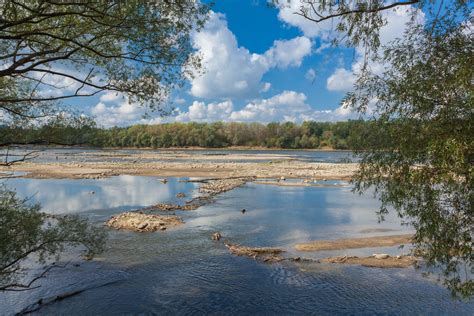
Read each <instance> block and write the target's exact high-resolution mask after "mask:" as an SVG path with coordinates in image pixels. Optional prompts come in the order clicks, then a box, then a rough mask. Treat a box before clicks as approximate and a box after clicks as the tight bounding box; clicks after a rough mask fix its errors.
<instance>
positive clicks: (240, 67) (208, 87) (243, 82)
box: [190, 12, 312, 99]
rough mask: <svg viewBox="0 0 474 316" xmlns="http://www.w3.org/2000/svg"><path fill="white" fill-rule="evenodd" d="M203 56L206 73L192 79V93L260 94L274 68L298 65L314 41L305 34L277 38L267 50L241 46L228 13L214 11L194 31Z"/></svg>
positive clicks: (203, 95)
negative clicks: (284, 38)
mask: <svg viewBox="0 0 474 316" xmlns="http://www.w3.org/2000/svg"><path fill="white" fill-rule="evenodd" d="M193 45H194V47H195V48H196V49H197V50H198V52H199V54H200V56H201V57H202V63H203V66H204V73H203V74H196V76H195V78H193V79H191V80H190V83H191V90H190V92H191V94H192V95H193V96H195V97H200V98H226V99H227V98H252V97H255V96H257V95H258V92H259V90H260V87H261V79H262V76H263V75H264V74H265V73H266V72H267V71H269V70H270V69H272V68H275V67H278V68H287V67H295V66H296V67H297V66H299V65H301V63H302V60H303V59H304V57H306V56H308V55H310V54H311V47H312V42H311V40H310V39H308V38H307V37H304V36H300V37H297V38H293V39H290V40H278V41H275V42H274V44H273V46H272V47H271V48H269V49H268V50H267V51H266V52H265V53H263V54H255V53H251V52H250V51H249V50H248V49H247V48H245V47H239V45H238V42H237V39H236V37H235V35H234V34H233V33H232V32H231V31H230V30H229V28H228V27H227V21H226V19H225V16H224V15H223V14H220V13H216V12H211V13H210V17H209V20H208V21H207V23H206V25H205V27H204V29H203V30H201V31H200V32H198V33H195V34H194V35H193Z"/></svg>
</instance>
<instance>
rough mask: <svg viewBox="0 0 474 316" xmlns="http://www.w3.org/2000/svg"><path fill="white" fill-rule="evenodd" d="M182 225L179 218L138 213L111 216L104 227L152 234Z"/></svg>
mask: <svg viewBox="0 0 474 316" xmlns="http://www.w3.org/2000/svg"><path fill="white" fill-rule="evenodd" d="M181 224H183V221H182V220H181V218H180V217H178V216H174V215H169V216H164V215H155V214H143V213H140V212H125V213H122V214H119V215H115V216H112V217H111V218H110V219H109V220H108V221H107V222H106V223H105V225H106V226H109V227H112V228H115V229H126V230H131V231H135V232H154V231H157V230H166V229H167V228H169V227H174V226H178V225H181Z"/></svg>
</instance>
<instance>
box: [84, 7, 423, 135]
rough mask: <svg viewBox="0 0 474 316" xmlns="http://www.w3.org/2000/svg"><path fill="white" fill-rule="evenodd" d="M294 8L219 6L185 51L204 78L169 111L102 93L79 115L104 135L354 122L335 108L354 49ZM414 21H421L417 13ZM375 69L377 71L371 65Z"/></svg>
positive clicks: (395, 30) (392, 20)
mask: <svg viewBox="0 0 474 316" xmlns="http://www.w3.org/2000/svg"><path fill="white" fill-rule="evenodd" d="M299 5H300V4H299V1H298V0H294V1H290V2H289V4H286V2H285V5H284V6H281V7H278V8H270V7H269V6H267V4H266V1H265V0H221V1H217V3H216V4H215V5H214V6H213V7H212V12H211V13H210V17H209V21H208V22H207V24H206V26H205V27H204V29H203V30H202V31H201V32H199V33H196V34H194V36H193V45H194V47H195V48H196V50H197V51H198V52H199V53H200V54H201V56H203V64H204V71H205V73H204V75H202V76H197V77H196V78H195V79H193V80H190V81H189V82H188V84H186V86H185V87H184V88H183V89H181V90H177V91H174V92H173V94H172V95H171V96H170V100H171V101H173V106H175V107H176V111H175V113H174V114H173V115H172V116H169V117H165V118H163V117H161V116H159V114H157V113H151V115H150V116H149V117H148V118H146V119H145V118H143V114H144V113H145V110H144V109H143V108H142V107H140V106H139V105H138V104H133V103H129V102H128V100H127V99H126V98H123V97H120V96H118V97H117V96H115V95H114V94H111V93H109V94H108V93H104V94H102V95H100V96H97V97H94V98H83V99H81V100H79V103H80V108H81V109H82V110H83V111H84V113H85V114H87V115H93V116H95V118H96V119H97V121H98V122H99V124H101V125H103V126H106V127H109V126H114V125H119V126H124V125H130V124H135V123H151V124H153V123H160V122H173V121H180V122H187V121H198V122H212V121H240V122H262V123H267V122H271V121H294V122H297V123H299V122H302V121H304V120H318V121H338V120H347V119H349V118H353V117H355V114H354V113H351V112H350V110H348V109H345V108H343V107H341V105H340V102H341V99H342V98H343V96H344V94H345V93H346V92H347V91H350V90H351V88H352V84H353V82H354V80H355V73H356V72H357V69H358V67H359V66H360V63H361V53H360V49H357V48H344V47H337V48H336V47H332V46H330V40H331V38H332V37H333V36H335V34H336V32H335V31H334V29H333V28H334V22H332V21H327V22H325V23H322V24H315V23H313V22H311V21H308V20H305V19H304V18H302V17H299V16H297V15H295V14H293V12H294V11H296V10H297V9H298V8H299ZM386 18H387V21H388V24H387V26H386V27H384V29H383V30H382V32H381V37H382V42H388V41H389V40H391V39H394V38H395V37H398V36H400V35H401V34H402V32H403V26H404V23H406V21H408V14H407V13H406V11H404V10H403V11H402V10H395V11H390V12H387V13H386ZM420 18H421V19H422V18H423V17H422V13H421V17H420ZM374 66H375V67H379V68H380V67H381V65H374Z"/></svg>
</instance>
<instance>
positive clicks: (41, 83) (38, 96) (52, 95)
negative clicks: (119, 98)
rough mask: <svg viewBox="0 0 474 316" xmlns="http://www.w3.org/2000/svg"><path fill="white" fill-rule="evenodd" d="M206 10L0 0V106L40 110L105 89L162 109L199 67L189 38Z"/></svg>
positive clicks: (183, 5) (8, 110) (27, 112)
mask: <svg viewBox="0 0 474 316" xmlns="http://www.w3.org/2000/svg"><path fill="white" fill-rule="evenodd" d="M207 10H208V9H207V6H205V5H202V4H200V3H199V2H196V1H193V0H174V1H139V0H130V1H80V2H76V1H55V0H12V1H2V3H1V4H0V65H2V66H1V67H0V111H1V112H3V115H6V114H9V115H12V116H13V117H26V118H31V117H37V116H43V115H47V114H51V112H48V110H49V111H51V103H52V102H55V101H60V100H64V99H68V98H73V97H77V96H92V95H95V94H97V93H99V92H101V91H105V90H107V91H116V92H120V93H123V94H124V95H126V96H127V97H128V98H129V100H130V102H138V103H140V104H143V105H146V106H148V107H149V108H151V109H158V110H163V107H162V105H163V102H164V101H166V98H167V96H168V94H169V92H170V91H171V89H173V88H174V87H176V86H179V85H182V84H183V83H184V80H185V79H186V78H187V77H188V76H192V75H193V73H194V72H195V71H196V69H199V66H200V64H199V58H198V56H197V55H196V54H193V52H194V51H193V47H192V44H191V41H190V36H191V32H193V31H195V30H198V29H199V28H200V27H201V26H202V25H203V23H204V21H205V19H206V16H207V14H206V13H207ZM1 112H0V114H1Z"/></svg>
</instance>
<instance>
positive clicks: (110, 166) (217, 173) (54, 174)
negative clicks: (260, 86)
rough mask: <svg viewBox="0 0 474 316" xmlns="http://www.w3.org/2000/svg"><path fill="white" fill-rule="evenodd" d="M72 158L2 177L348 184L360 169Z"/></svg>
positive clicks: (257, 160) (115, 156) (27, 165)
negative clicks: (134, 177)
mask: <svg viewBox="0 0 474 316" xmlns="http://www.w3.org/2000/svg"><path fill="white" fill-rule="evenodd" d="M68 158H69V159H68V161H67V162H66V161H60V162H35V161H28V162H19V163H16V164H14V165H12V166H0V172H26V174H25V175H23V177H27V178H36V179H47V178H53V179H59V178H66V179H99V178H105V177H110V176H117V175H139V176H157V177H206V178H229V177H256V178H278V179H282V177H283V178H285V179H286V178H302V179H311V180H325V179H326V180H349V179H350V178H351V177H352V175H353V174H354V172H355V171H356V170H357V164H356V163H316V162H305V161H300V160H297V159H292V158H290V157H287V156H285V155H274V154H259V155H258V156H255V155H254V156H252V155H248V154H242V153H231V154H226V155H225V156H222V157H219V160H222V161H219V162H215V161H211V158H212V157H210V156H209V155H205V154H192V155H190V154H186V153H183V152H169V153H163V152H160V153H154V152H147V153H143V152H131V153H127V154H126V155H124V154H122V153H120V154H119V153H115V152H106V151H98V152H84V153H78V154H75V155H70V156H69V157H68ZM221 158H223V159H221ZM52 160H54V159H52ZM158 160H159V161H158ZM242 161H246V162H242Z"/></svg>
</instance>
